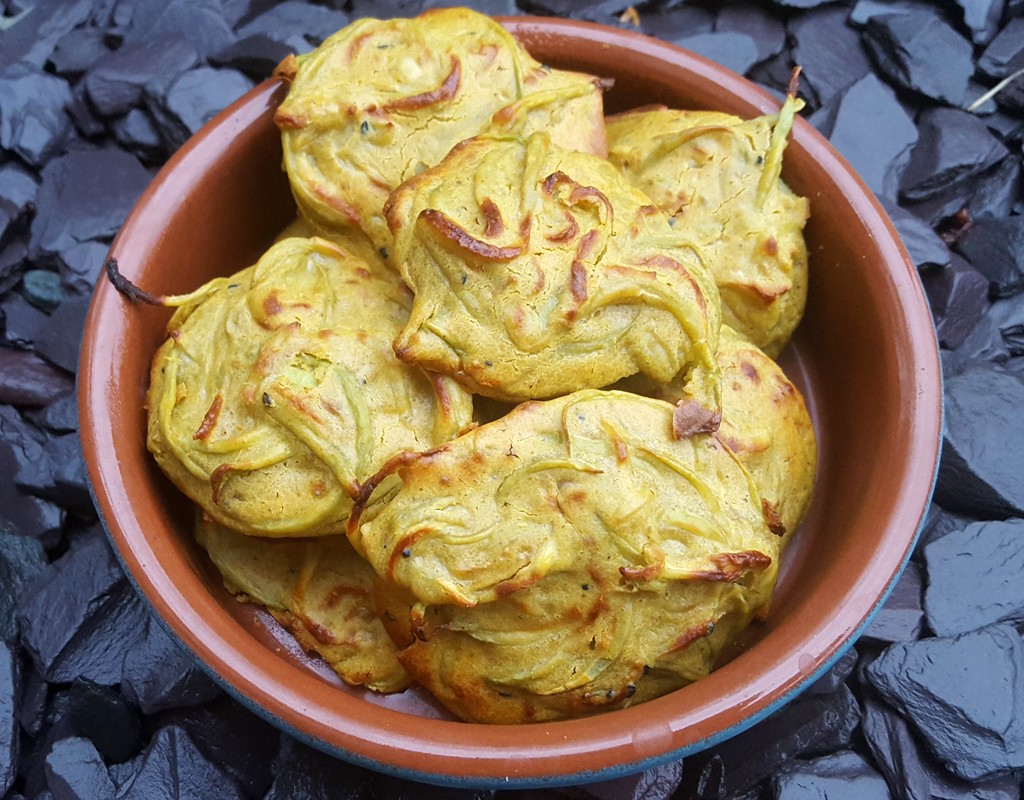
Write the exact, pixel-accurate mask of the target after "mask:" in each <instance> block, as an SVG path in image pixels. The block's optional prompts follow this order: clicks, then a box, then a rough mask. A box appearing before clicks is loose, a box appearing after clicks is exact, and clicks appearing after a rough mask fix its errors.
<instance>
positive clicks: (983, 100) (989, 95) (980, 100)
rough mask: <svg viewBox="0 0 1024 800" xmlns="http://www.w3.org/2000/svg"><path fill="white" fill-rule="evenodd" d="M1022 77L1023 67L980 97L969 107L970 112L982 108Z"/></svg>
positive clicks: (1023, 74)
mask: <svg viewBox="0 0 1024 800" xmlns="http://www.w3.org/2000/svg"><path fill="white" fill-rule="evenodd" d="M1020 77H1024V67H1021V68H1020V69H1019V70H1017V71H1016V72H1015V73H1013V74H1012V75H1010V76H1008V77H1006V78H1003V79H1002V80H1001V81H999V83H997V84H996V85H995V86H993V87H992V88H991V89H989V90H988V91H987V92H985V94H983V95H982V96H981V97H979V98H978V99H977V100H975V101H974V102H973V103H971V104H970V105H969V106H967V110H968V111H977V110H978V109H979V108H981V107H982V106H983V105H985V103H987V102H988V101H989V100H991V99H992V98H993V97H995V96H996V95H997V94H999V93H1000V92H1001V91H1003V89H1005V88H1006V87H1007V86H1009V85H1010V84H1011V83H1013V82H1014V81H1015V80H1017V78H1020Z"/></svg>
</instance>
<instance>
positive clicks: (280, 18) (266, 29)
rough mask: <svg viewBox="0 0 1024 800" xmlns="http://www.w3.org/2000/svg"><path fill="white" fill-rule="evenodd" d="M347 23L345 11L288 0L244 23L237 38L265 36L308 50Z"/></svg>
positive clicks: (297, 49) (302, 50) (295, 50)
mask: <svg viewBox="0 0 1024 800" xmlns="http://www.w3.org/2000/svg"><path fill="white" fill-rule="evenodd" d="M347 24H348V16H347V15H346V14H345V13H344V12H343V11H338V10H336V9H333V8H326V7H324V6H317V5H311V4H309V3H304V2H300V0H286V2H283V3H278V4H276V5H274V7H273V8H271V9H269V10H267V11H265V12H263V13H262V14H260V15H259V16H257V17H256V18H255V19H253V20H251V21H249V22H246V23H245V24H244V25H242V26H241V27H240V28H239V29H238V31H237V37H238V39H245V38H248V37H250V36H264V37H266V38H268V39H272V40H274V41H277V42H280V43H282V44H285V45H287V46H288V47H290V48H291V49H292V50H293V51H294V52H295V53H307V52H309V51H310V50H312V49H313V48H314V47H316V46H317V45H319V44H320V43H321V42H322V41H323V40H324V39H326V38H327V37H328V36H330V35H331V34H333V33H336V32H337V31H339V30H341V29H342V28H343V27H345V26H346V25H347Z"/></svg>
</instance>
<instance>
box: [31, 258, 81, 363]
mask: <svg viewBox="0 0 1024 800" xmlns="http://www.w3.org/2000/svg"><path fill="white" fill-rule="evenodd" d="M50 274H51V275H52V274H54V273H50ZM90 302H91V298H90V297H87V296H77V297H69V298H68V299H67V300H65V301H64V302H62V303H61V304H60V306H58V307H57V309H56V310H55V311H54V312H53V314H51V315H50V322H51V324H50V325H49V327H47V328H46V329H44V330H43V331H42V333H41V334H40V335H39V336H38V337H37V338H36V342H35V347H36V352H37V353H39V355H41V356H42V357H43V358H45V359H46V360H47V361H49V362H50V363H51V364H56V365H57V366H58V367H61V368H63V369H65V370H67V371H68V372H71V373H74V372H77V371H78V352H79V349H80V346H81V343H82V331H83V330H84V329H85V317H86V314H87V313H88V312H89V303H90Z"/></svg>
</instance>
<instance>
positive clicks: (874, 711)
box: [862, 696, 1020, 800]
mask: <svg viewBox="0 0 1024 800" xmlns="http://www.w3.org/2000/svg"><path fill="white" fill-rule="evenodd" d="M863 704H864V719H863V722H862V728H863V732H864V739H865V741H866V742H867V745H868V748H869V749H870V751H871V755H872V756H873V758H874V762H875V764H877V765H878V768H879V770H880V771H881V773H882V774H883V775H884V776H885V780H886V783H888V784H889V789H890V792H891V794H892V796H893V797H894V798H897V797H902V798H906V800H1019V798H1020V787H1019V786H1018V785H1017V781H1016V780H1014V778H1013V776H1010V775H1008V776H1006V777H1001V778H989V779H986V780H978V781H964V780H960V779H959V778H957V777H956V776H954V775H951V774H950V773H949V772H948V771H947V770H946V769H944V768H943V767H942V766H941V765H940V764H938V763H937V762H936V761H935V760H934V759H933V758H932V757H931V756H930V755H929V754H928V753H927V752H925V751H923V750H922V748H921V747H920V745H918V742H917V739H916V738H915V737H914V734H913V733H912V732H911V730H910V727H909V726H908V725H907V723H906V721H905V720H904V719H903V717H901V716H900V715H899V714H898V713H897V712H896V711H894V710H893V709H892V708H890V707H889V706H888V705H886V704H885V703H882V702H880V701H878V700H876V699H875V698H874V697H872V696H868V697H865V699H864V701H863Z"/></svg>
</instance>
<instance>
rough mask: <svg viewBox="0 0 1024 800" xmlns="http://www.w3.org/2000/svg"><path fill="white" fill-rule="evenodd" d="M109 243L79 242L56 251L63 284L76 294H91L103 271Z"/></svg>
mask: <svg viewBox="0 0 1024 800" xmlns="http://www.w3.org/2000/svg"><path fill="white" fill-rule="evenodd" d="M109 251H110V245H109V244H107V243H106V242H97V241H88V242H79V243H78V244H74V245H72V246H71V247H69V248H68V249H67V250H62V251H61V252H60V253H58V258H59V265H58V268H59V269H60V271H61V273H62V274H63V276H64V284H65V286H67V287H68V288H70V289H71V290H73V291H75V292H77V293H78V294H83V295H84V294H91V293H92V290H93V288H94V287H95V286H96V281H97V279H98V278H99V277H100V275H101V274H102V272H103V264H104V263H105V262H106V260H107V253H108V252H109Z"/></svg>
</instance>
